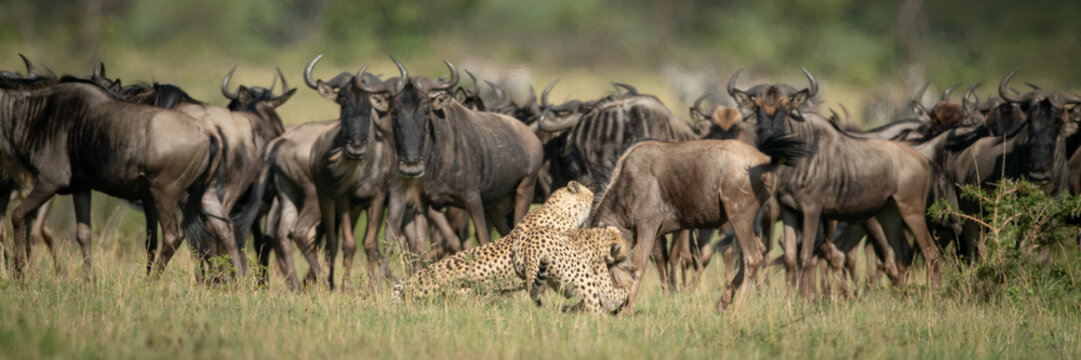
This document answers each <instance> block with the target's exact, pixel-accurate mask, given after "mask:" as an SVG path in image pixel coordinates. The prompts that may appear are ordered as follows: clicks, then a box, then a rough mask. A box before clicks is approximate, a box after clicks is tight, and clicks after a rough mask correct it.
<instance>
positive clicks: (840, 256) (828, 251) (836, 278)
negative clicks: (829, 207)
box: [818, 221, 849, 296]
mask: <svg viewBox="0 0 1081 360" xmlns="http://www.w3.org/2000/svg"><path fill="white" fill-rule="evenodd" d="M831 223H833V224H834V225H831V226H836V222H832V221H831ZM826 234H827V236H828V237H829V238H832V237H833V230H830V231H827V232H826ZM818 250H819V251H821V252H822V256H823V257H824V258H825V259H826V265H828V266H829V268H828V269H826V270H827V271H829V276H826V279H824V282H826V283H829V284H830V285H831V286H832V285H834V284H836V285H837V286H836V289H837V290H838V291H840V292H841V295H843V296H848V295H849V287H848V283H847V282H846V281H845V279H844V269H845V253H844V252H841V250H838V249H837V247H835V246H833V242H832V241H830V240H826V242H825V243H823V244H822V246H821V247H819V248H818ZM831 290H832V288H831Z"/></svg>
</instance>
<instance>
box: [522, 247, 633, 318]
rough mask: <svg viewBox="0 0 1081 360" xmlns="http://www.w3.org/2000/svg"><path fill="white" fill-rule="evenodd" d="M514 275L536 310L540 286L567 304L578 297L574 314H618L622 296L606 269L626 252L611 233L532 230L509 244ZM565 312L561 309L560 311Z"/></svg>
mask: <svg viewBox="0 0 1081 360" xmlns="http://www.w3.org/2000/svg"><path fill="white" fill-rule="evenodd" d="M513 248H514V252H513V254H514V270H515V272H517V273H518V275H519V276H520V277H522V279H523V280H524V281H525V286H526V288H527V289H528V290H529V297H530V298H532V299H533V301H534V302H535V303H536V304H537V306H541V301H540V295H541V292H542V291H543V290H544V285H545V284H546V283H547V284H548V285H549V286H552V287H554V288H556V289H557V290H559V291H560V293H562V295H563V296H565V297H567V298H570V297H574V296H578V295H581V296H582V301H581V302H580V303H578V305H576V306H575V307H574V308H577V310H585V311H588V312H592V313H600V312H602V311H607V312H609V313H612V314H615V313H618V312H619V310H620V309H621V308H623V305H624V304H626V301H627V291H626V290H624V289H623V288H621V287H617V286H613V281H614V279H613V277H612V275H611V273H610V271H609V267H611V266H613V265H616V264H618V263H620V262H624V260H626V259H627V258H628V253H629V248H628V246H627V245H626V242H625V241H624V240H623V236H622V235H621V234H620V232H619V230H617V229H616V228H614V227H611V226H609V227H605V228H593V229H584V230H580V229H571V230H560V229H552V228H533V229H529V230H527V231H526V232H525V233H524V234H522V236H521V237H520V238H519V239H518V242H517V243H516V244H514V246H513ZM566 310H568V309H564V311H566Z"/></svg>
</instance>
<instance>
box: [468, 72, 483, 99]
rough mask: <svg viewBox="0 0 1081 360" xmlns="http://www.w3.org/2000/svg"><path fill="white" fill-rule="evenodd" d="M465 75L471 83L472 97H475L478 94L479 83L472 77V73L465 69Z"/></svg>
mask: <svg viewBox="0 0 1081 360" xmlns="http://www.w3.org/2000/svg"><path fill="white" fill-rule="evenodd" d="M465 73H466V75H469V79H470V80H472V81H473V96H476V95H477V94H479V93H480V83H479V82H477V77H476V76H475V75H473V72H471V71H469V69H465Z"/></svg>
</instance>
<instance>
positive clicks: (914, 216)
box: [897, 197, 942, 287]
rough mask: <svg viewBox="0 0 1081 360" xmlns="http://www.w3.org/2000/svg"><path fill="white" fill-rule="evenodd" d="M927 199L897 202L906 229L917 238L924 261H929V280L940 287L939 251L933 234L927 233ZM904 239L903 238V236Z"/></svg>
mask: <svg viewBox="0 0 1081 360" xmlns="http://www.w3.org/2000/svg"><path fill="white" fill-rule="evenodd" d="M924 198H925V197H921V198H919V200H911V201H906V202H902V201H897V210H898V211H900V212H901V216H902V218H903V219H904V221H905V227H907V228H908V231H909V232H911V233H912V236H913V237H915V238H916V244H918V245H919V246H920V252H921V253H923V259H924V260H926V261H927V279H928V282H929V283H930V284H931V286H933V287H938V286H939V285H941V284H942V280H941V278H940V274H939V266H940V264H939V262H940V261H939V250H938V246H937V245H935V242H934V240H933V239H931V233H930V232H928V231H927V222H926V221H927V218H926V215H925V214H924V208H925V206H926V205H925V204H923V203H922V202H923V201H924V200H923V199H924ZM902 238H903V236H902ZM901 240H904V239H901Z"/></svg>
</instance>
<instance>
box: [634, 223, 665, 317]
mask: <svg viewBox="0 0 1081 360" xmlns="http://www.w3.org/2000/svg"><path fill="white" fill-rule="evenodd" d="M659 226H660V224H656V223H650V222H646V221H642V222H640V223H639V224H637V226H636V229H635V246H634V282H633V283H632V284H631V290H630V293H628V294H627V306H626V309H632V308H634V303H635V301H636V299H637V298H638V290H639V289H640V288H641V286H642V275H644V274H645V272H646V261H648V260H649V255H650V253H651V252H652V251H653V246H654V244H655V243H656V241H657V228H658V227H659Z"/></svg>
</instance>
